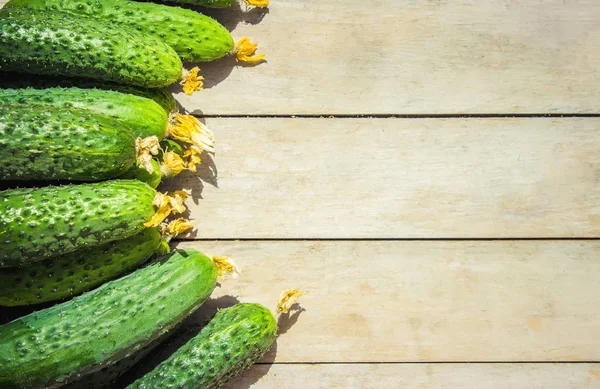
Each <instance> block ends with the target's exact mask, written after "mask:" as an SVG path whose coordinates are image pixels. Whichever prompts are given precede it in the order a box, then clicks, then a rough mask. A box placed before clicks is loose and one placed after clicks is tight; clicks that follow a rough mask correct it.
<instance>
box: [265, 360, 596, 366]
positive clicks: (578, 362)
mask: <svg viewBox="0 0 600 389" xmlns="http://www.w3.org/2000/svg"><path fill="white" fill-rule="evenodd" d="M559 363H562V364H590V363H600V361H491V362H485V361H432V362H416V361H408V362H381V361H375V362H257V363H256V364H257V365H458V364H463V365H511V364H546V365H550V364H559Z"/></svg>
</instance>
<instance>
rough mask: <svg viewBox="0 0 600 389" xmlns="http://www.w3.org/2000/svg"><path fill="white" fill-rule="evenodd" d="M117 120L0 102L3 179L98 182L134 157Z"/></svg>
mask: <svg viewBox="0 0 600 389" xmlns="http://www.w3.org/2000/svg"><path fill="white" fill-rule="evenodd" d="M137 154H138V152H137V151H136V138H135V137H134V136H133V134H132V133H131V131H130V130H129V129H128V128H127V127H125V126H124V125H123V123H121V122H120V121H117V120H115V119H112V118H110V117H105V116H102V115H98V114H96V113H91V112H88V111H84V110H80V109H66V110H65V109H55V108H52V107H47V106H43V105H24V104H3V105H2V104H0V155H2V163H1V164H0V179H1V180H31V181H36V180H41V181H47V180H72V181H99V180H105V179H109V178H114V177H117V176H119V175H121V174H123V173H124V172H126V171H127V170H128V169H129V168H131V167H132V166H133V165H134V164H135V163H136V160H137Z"/></svg>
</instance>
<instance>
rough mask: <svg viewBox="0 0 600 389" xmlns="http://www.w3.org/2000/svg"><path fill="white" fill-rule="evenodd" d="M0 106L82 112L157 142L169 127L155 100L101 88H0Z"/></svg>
mask: <svg viewBox="0 0 600 389" xmlns="http://www.w3.org/2000/svg"><path fill="white" fill-rule="evenodd" d="M0 103H2V104H24V105H30V104H35V105H43V106H49V107H54V108H58V109H60V110H62V109H71V108H76V109H84V110H87V111H90V112H94V113H97V114H100V115H104V116H109V117H112V118H114V119H118V120H120V121H121V122H123V124H125V126H127V127H128V128H129V129H130V130H131V131H133V135H134V136H140V137H142V138H146V137H148V136H156V137H157V138H158V139H159V140H160V139H162V138H163V137H164V136H165V134H166V132H167V128H168V125H169V116H168V115H167V113H166V112H165V111H164V110H163V109H162V107H161V106H160V105H159V104H157V103H156V102H155V101H153V100H150V99H148V98H145V97H139V96H135V95H132V94H128V93H119V92H115V91H109V90H102V89H82V88H60V87H55V88H48V89H34V88H26V89H0ZM51 109H52V108H51ZM44 110H47V108H46V109H44Z"/></svg>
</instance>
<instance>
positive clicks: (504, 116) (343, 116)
mask: <svg viewBox="0 0 600 389" xmlns="http://www.w3.org/2000/svg"><path fill="white" fill-rule="evenodd" d="M192 115H193V116H196V117H198V118H225V119H246V118H253V119H254V118H256V119H286V118H287V119H492V118H500V119H510V118H596V117H600V113H517V114H500V113H476V114H288V115H263V114H261V115H242V114H239V115H238V114H229V115H204V114H192Z"/></svg>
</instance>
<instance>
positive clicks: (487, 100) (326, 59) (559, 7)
mask: <svg viewBox="0 0 600 389" xmlns="http://www.w3.org/2000/svg"><path fill="white" fill-rule="evenodd" d="M242 8H245V7H242ZM211 14H212V15H214V16H216V17H217V18H218V19H219V20H220V21H222V22H223V23H224V24H226V25H227V26H229V27H230V28H231V27H235V29H234V31H233V36H234V37H236V38H240V37H242V36H246V35H247V36H250V37H251V38H252V39H253V40H255V41H256V42H258V43H259V48H260V51H261V52H265V53H267V55H268V57H267V59H268V63H264V64H261V65H259V66H256V67H252V68H244V67H234V66H235V61H234V60H233V59H232V58H229V59H225V60H222V61H218V62H215V63H210V64H204V65H202V64H201V68H202V70H203V74H204V75H205V76H206V87H207V89H206V90H205V91H204V92H202V93H198V94H196V95H195V96H193V97H191V98H190V97H187V96H184V95H180V98H181V101H182V103H183V104H184V106H185V107H186V108H188V109H189V110H191V111H194V112H197V113H200V112H203V113H205V114H211V115H222V114H249V115H254V114H311V115H312V114H351V115H355V114H436V113H445V114H456V113H546V112H552V113H565V112H579V113H583V112H598V101H599V100H600V85H599V84H598V82H597V81H598V80H599V79H600V47H599V46H598V41H599V40H600V2H598V1H594V0H587V1H576V0H529V1H515V0H499V1H489V0H475V1H462V0H440V1H422V0H403V1H399V0H378V1H364V0H346V1H343V2H340V1H339V0H302V1H297V0H274V1H272V3H271V5H270V7H269V10H268V13H266V14H264V13H263V12H261V11H260V10H256V9H254V10H251V11H249V12H248V13H245V14H244V13H242V12H239V11H238V12H235V11H234V12H232V11H231V10H224V11H219V12H216V13H215V12H212V13H211ZM261 19H262V20H261Z"/></svg>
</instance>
